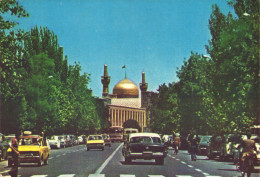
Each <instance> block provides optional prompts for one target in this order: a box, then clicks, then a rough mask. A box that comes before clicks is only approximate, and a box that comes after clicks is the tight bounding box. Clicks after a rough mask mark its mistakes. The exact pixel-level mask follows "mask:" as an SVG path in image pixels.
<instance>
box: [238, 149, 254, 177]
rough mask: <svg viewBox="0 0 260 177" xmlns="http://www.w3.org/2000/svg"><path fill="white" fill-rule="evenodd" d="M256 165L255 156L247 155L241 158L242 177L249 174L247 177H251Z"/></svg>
mask: <svg viewBox="0 0 260 177" xmlns="http://www.w3.org/2000/svg"><path fill="white" fill-rule="evenodd" d="M254 163H255V154H249V153H245V154H244V155H243V157H242V158H241V162H240V167H239V169H240V171H241V175H242V177H244V176H245V174H247V177H250V175H251V173H252V172H253V171H254Z"/></svg>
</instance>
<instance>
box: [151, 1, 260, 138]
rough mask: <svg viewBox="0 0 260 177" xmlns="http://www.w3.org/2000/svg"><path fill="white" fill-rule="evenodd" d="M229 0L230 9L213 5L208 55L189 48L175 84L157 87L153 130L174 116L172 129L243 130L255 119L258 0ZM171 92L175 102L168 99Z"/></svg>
mask: <svg viewBox="0 0 260 177" xmlns="http://www.w3.org/2000/svg"><path fill="white" fill-rule="evenodd" d="M229 4H230V5H231V6H232V7H233V8H234V10H235V14H231V13H228V14H227V15H225V14H223V13H222V12H221V10H220V8H219V7H218V6H217V5H213V8H212V14H211V16H210V19H209V29H210V32H211V36H212V38H211V40H210V41H209V44H208V45H207V46H206V50H207V52H208V53H209V54H210V57H205V56H204V55H200V54H195V53H194V52H192V53H191V56H190V57H189V59H188V60H187V61H184V64H183V65H182V67H181V68H180V69H178V71H177V76H178V78H179V81H178V82H177V83H174V84H173V85H174V86H175V87H177V88H178V89H175V90H172V91H170V90H171V88H173V85H169V86H166V85H162V86H160V87H159V89H158V91H159V100H160V99H161V100H160V101H155V102H154V104H155V106H154V110H156V109H158V110H156V111H155V112H154V118H153V119H152V123H151V124H152V125H154V127H153V130H156V131H159V132H162V131H164V130H166V129H167V132H168V133H169V132H171V131H170V130H169V128H166V127H165V125H169V121H170V120H174V119H176V120H179V125H180V126H179V129H178V128H177V127H176V126H174V125H171V129H172V130H178V131H180V132H184V133H199V134H207V133H210V134H211V133H223V132H226V133H232V132H234V131H236V132H245V131H247V130H248V128H249V127H250V126H251V125H252V124H259V119H260V117H259V111H260V109H259V107H260V104H259V102H260V101H259V94H260V93H259V92H260V89H259V1H244V0H242V1H240V0H239V1H238V0H234V1H230V2H229ZM162 95H164V96H162ZM171 97H172V98H175V100H177V103H178V104H175V105H172V104H170V103H169V98H171ZM173 108H175V111H173ZM174 112H176V113H177V115H176V114H173V113H174ZM165 117H167V118H165ZM178 117H179V118H180V119H178ZM159 123H161V124H162V126H159V127H158V126H156V124H157V125H158V124H159Z"/></svg>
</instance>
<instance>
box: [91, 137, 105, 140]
mask: <svg viewBox="0 0 260 177" xmlns="http://www.w3.org/2000/svg"><path fill="white" fill-rule="evenodd" d="M88 140H102V137H101V136H90V137H89V138H88Z"/></svg>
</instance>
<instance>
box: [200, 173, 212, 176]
mask: <svg viewBox="0 0 260 177" xmlns="http://www.w3.org/2000/svg"><path fill="white" fill-rule="evenodd" d="M202 174H203V175H205V176H210V174H208V173H202Z"/></svg>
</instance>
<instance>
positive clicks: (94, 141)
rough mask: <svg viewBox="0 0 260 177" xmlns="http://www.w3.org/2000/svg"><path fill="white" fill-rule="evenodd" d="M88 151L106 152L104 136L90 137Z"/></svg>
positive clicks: (87, 142) (87, 144)
mask: <svg viewBox="0 0 260 177" xmlns="http://www.w3.org/2000/svg"><path fill="white" fill-rule="evenodd" d="M86 146H87V151H89V150H90V149H101V150H102V151H104V148H105V141H104V139H103V137H102V135H89V136H88V138H87V140H86Z"/></svg>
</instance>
